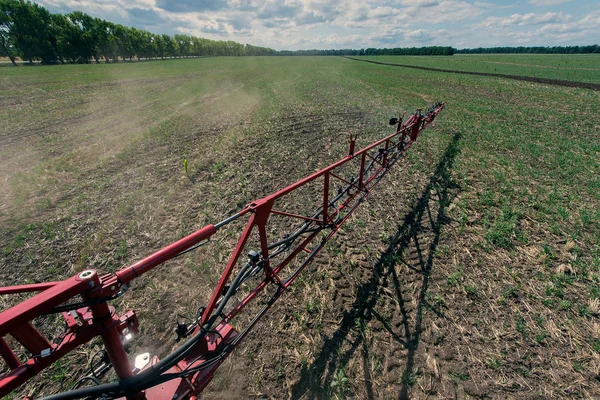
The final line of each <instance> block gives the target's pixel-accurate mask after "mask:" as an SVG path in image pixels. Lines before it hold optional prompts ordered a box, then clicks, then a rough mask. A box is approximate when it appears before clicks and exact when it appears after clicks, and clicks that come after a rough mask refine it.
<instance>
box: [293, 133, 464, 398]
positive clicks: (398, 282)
mask: <svg viewBox="0 0 600 400" xmlns="http://www.w3.org/2000/svg"><path fill="white" fill-rule="evenodd" d="M460 138H461V134H460V132H457V133H455V134H454V135H453V136H452V139H451V141H450V143H449V144H448V146H447V147H446V150H445V152H444V154H443V156H442V158H441V160H440V161H439V163H438V165H437V167H436V169H435V172H434V174H433V175H432V176H431V178H430V180H429V183H428V184H427V186H426V187H425V189H424V190H423V192H422V193H421V196H420V197H419V198H418V199H417V200H416V201H415V203H414V205H413V207H412V209H411V210H410V212H409V213H408V214H407V215H406V216H405V217H404V221H403V222H402V224H401V225H399V227H398V229H397V231H396V233H395V235H394V236H393V237H392V238H391V239H390V240H389V243H388V247H387V249H386V250H385V251H384V252H382V254H381V256H380V258H379V260H378V261H377V262H376V263H375V265H374V266H373V267H372V268H371V274H370V277H369V280H368V281H367V282H365V283H363V284H361V285H360V286H359V287H358V288H357V289H356V292H355V293H356V295H355V299H354V301H353V304H352V307H351V309H350V311H347V312H345V313H344V316H343V319H342V321H341V323H340V326H339V328H338V329H337V330H336V331H335V332H334V333H333V334H332V335H331V336H330V337H328V338H327V339H325V341H324V343H323V346H322V347H321V350H320V352H319V354H318V355H317V356H316V357H315V361H314V362H313V363H312V364H311V365H306V366H303V368H302V371H301V374H300V379H299V380H298V381H297V382H296V383H295V384H294V385H293V386H292V387H291V389H290V395H291V398H294V399H297V398H300V397H302V398H304V399H307V398H308V399H314V398H331V397H332V396H333V395H334V394H337V395H338V396H339V397H344V396H346V395H349V394H351V393H350V392H351V388H350V387H349V384H348V379H347V378H346V379H345V380H344V379H343V378H345V376H346V375H345V368H346V366H347V365H348V363H349V362H350V360H351V359H352V358H354V355H355V353H356V351H357V350H358V349H361V350H362V368H361V369H362V375H363V376H362V377H361V378H359V380H360V381H361V382H364V386H365V388H364V391H365V393H364V397H366V398H369V399H375V398H380V397H383V396H386V397H387V396H389V395H391V394H392V393H390V392H389V391H390V390H391V391H393V393H394V394H393V397H396V396H398V398H400V399H406V398H408V397H409V390H410V388H411V386H412V385H413V384H414V382H415V376H416V372H417V371H416V366H415V356H416V354H417V350H418V348H419V343H420V340H421V333H422V323H423V310H424V308H427V309H429V310H430V311H432V312H433V313H435V314H436V315H437V316H438V317H442V318H443V317H444V315H443V312H442V311H441V310H439V309H438V308H439V307H438V305H437V304H431V303H432V302H431V301H430V300H429V299H428V296H427V290H428V288H429V277H430V273H431V270H432V267H433V263H434V257H435V250H436V248H437V247H438V244H439V241H440V234H441V231H442V227H443V226H444V225H446V224H447V223H449V222H450V219H449V218H448V217H447V215H446V210H447V207H448V206H449V205H450V204H451V202H452V200H453V199H454V198H455V197H456V195H457V194H458V193H459V191H460V187H459V186H458V185H457V184H456V183H454V182H453V181H452V178H451V171H452V167H453V164H454V160H455V157H456V155H457V154H458V153H459V151H460V149H459V141H460ZM401 271H404V272H406V274H402V275H399V272H401ZM409 292H410V293H409ZM390 293H393V294H392V295H391V296H390ZM382 295H385V296H390V297H393V300H394V304H395V305H396V306H395V309H396V310H395V311H394V312H393V313H392V315H389V312H388V311H389V310H387V309H385V308H384V309H382V307H381V305H380V300H381V297H382ZM415 303H416V306H413V305H414V304H415ZM433 303H435V302H433ZM371 327H373V328H371ZM357 330H358V333H357V332H356V331H357ZM374 335H376V336H378V339H379V338H385V340H386V341H387V342H390V343H392V345H393V348H394V350H392V349H391V348H392V346H386V345H385V344H383V341H381V340H379V341H378V344H377V345H376V346H371V345H370V343H368V341H367V340H366V338H367V337H370V338H371V341H373V336H374ZM348 343H350V346H349V347H348V345H347V344H348ZM344 344H346V345H344ZM386 347H389V349H386ZM386 350H389V351H390V353H392V352H394V353H395V354H392V357H389V354H388V355H385V354H383V355H381V354H380V359H381V358H386V357H387V358H388V359H394V358H396V359H397V360H395V361H393V360H392V361H391V362H387V365H386V366H384V367H382V366H381V365H379V366H377V365H373V359H374V357H373V356H372V353H373V352H375V351H378V352H380V353H381V352H383V353H385V352H386ZM375 358H376V357H375ZM355 362H356V361H355ZM340 371H341V372H340ZM374 374H377V376H376V377H374V376H373V375H374ZM340 377H342V379H340ZM355 378H356V377H355ZM376 380H382V381H381V382H385V385H374V382H375V381H376ZM332 383H333V384H332ZM361 385H362V383H361ZM382 390H383V391H385V392H383V391H382ZM355 395H357V396H358V397H363V395H361V394H359V393H355Z"/></svg>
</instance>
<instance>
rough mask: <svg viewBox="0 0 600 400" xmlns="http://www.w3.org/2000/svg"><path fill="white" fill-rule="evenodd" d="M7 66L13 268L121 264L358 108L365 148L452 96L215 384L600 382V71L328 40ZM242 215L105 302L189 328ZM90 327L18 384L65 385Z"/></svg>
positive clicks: (373, 392)
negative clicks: (463, 64)
mask: <svg viewBox="0 0 600 400" xmlns="http://www.w3.org/2000/svg"><path fill="white" fill-rule="evenodd" d="M499 61H501V60H499ZM499 65H500V66H499V68H501V64H499ZM0 85H1V87H3V89H4V90H2V92H1V94H0V105H1V107H0V118H1V119H0V120H2V121H3V122H2V124H1V125H0V143H1V144H2V145H1V146H0V177H1V178H2V179H0V249H1V250H0V283H1V284H2V285H3V286H5V285H13V284H20V283H26V282H29V283H32V282H41V281H45V280H52V281H54V280H59V279H64V278H67V277H69V276H71V275H73V274H75V273H76V272H79V271H80V270H83V269H88V268H93V269H98V270H100V271H102V272H111V271H115V270H117V269H119V268H122V267H123V266H126V265H128V264H130V263H132V262H134V261H137V260H138V259H140V258H142V257H144V256H146V255H148V254H150V253H151V252H153V251H155V250H158V249H160V248H161V247H163V246H165V245H167V244H169V243H171V242H172V241H174V240H176V239H179V238H181V237H182V236H184V235H186V234H189V233H191V232H193V231H194V230H195V229H198V228H200V227H202V226H204V225H205V224H207V223H214V222H217V221H220V220H222V219H223V218H225V217H227V216H229V215H231V214H233V213H235V212H236V211H238V210H240V209H242V208H243V207H244V205H246V204H248V203H249V202H250V201H252V200H254V199H257V198H260V197H262V196H265V195H267V194H269V193H271V192H273V191H275V190H277V189H279V188H281V187H284V186H286V185H288V184H290V183H292V182H294V181H295V180H297V179H300V178H302V177H303V176H305V175H307V174H309V173H311V172H314V171H315V170H317V169H318V168H321V167H324V166H326V165H328V164H330V163H331V162H334V161H336V160H337V159H338V158H340V157H341V156H342V155H344V152H346V151H347V145H348V143H347V132H348V130H351V131H352V132H355V133H358V134H359V142H358V143H357V146H358V147H362V146H364V145H366V144H369V143H370V142H372V141H374V140H376V139H378V138H381V137H383V136H384V135H385V134H389V133H391V132H390V128H389V127H388V126H387V124H386V123H387V119H388V118H389V117H391V116H396V115H397V114H398V113H399V112H402V111H408V112H412V111H413V110H414V108H416V107H423V108H424V107H426V106H427V104H428V103H431V102H434V101H438V100H444V101H446V102H447V104H448V106H447V108H446V109H445V110H444V111H443V112H442V114H441V115H440V117H439V118H438V119H437V120H436V122H435V124H434V125H433V126H432V127H431V128H430V129H428V130H426V131H425V133H424V134H423V135H422V137H421V138H420V139H419V142H418V143H417V144H416V145H415V146H414V147H413V148H411V149H410V152H409V154H408V156H407V157H406V158H405V159H404V160H403V161H401V162H400V163H399V164H397V165H396V167H395V168H394V169H393V170H392V172H391V173H390V174H389V175H388V176H387V177H386V178H385V179H384V180H383V181H382V182H381V183H380V185H379V186H378V187H377V189H376V190H375V192H374V193H373V194H372V195H371V196H370V197H369V199H368V201H367V202H365V203H364V204H363V205H362V206H361V207H360V208H359V210H358V211H357V213H356V214H355V215H354V216H353V217H352V218H351V219H350V220H349V221H348V223H347V224H346V225H345V226H344V228H343V229H342V230H341V231H340V232H339V233H338V235H336V236H335V237H334V240H333V241H332V242H331V244H330V245H329V244H328V246H327V247H326V248H325V249H324V250H323V251H322V252H321V253H320V255H319V256H318V259H317V260H316V261H315V262H313V263H312V264H311V266H309V267H308V268H307V270H306V271H305V272H304V273H303V275H302V276H301V277H300V278H299V280H298V281H297V282H296V284H295V285H294V286H293V289H291V291H290V293H286V294H285V295H284V296H283V297H282V299H281V300H280V301H279V302H277V303H276V305H275V306H274V308H273V310H272V311H271V312H270V314H269V315H268V316H266V317H265V318H264V319H263V320H262V321H261V322H260V324H259V325H257V328H256V329H255V330H254V331H253V332H252V333H251V334H250V335H249V337H248V339H247V340H246V341H245V342H244V343H243V344H242V345H241V346H240V347H239V349H238V350H236V352H234V354H233V355H232V356H230V357H229V358H228V360H227V361H226V362H225V363H224V364H223V366H222V368H221V369H220V370H219V373H218V374H217V376H216V377H215V379H214V380H213V382H212V383H211V384H210V385H209V387H208V388H207V390H206V392H205V398H207V399H221V398H248V397H256V398H294V399H297V398H298V399H299V398H303V399H316V398H348V397H354V398H360V399H362V398H365V399H368V398H382V399H385V398H409V397H410V398H429V397H432V398H440V399H441V398H550V397H557V398H573V397H576V398H596V397H600V381H599V379H600V378H599V376H600V325H599V321H598V316H599V315H600V300H599V297H600V212H599V211H598V210H600V194H599V193H600V179H599V178H598V177H599V176H600V170H599V169H600V163H599V161H598V160H600V146H599V143H600V125H599V123H598V118H597V105H598V104H599V100H600V92H598V91H594V90H589V89H585V88H571V87H557V86H551V85H544V84H539V83H534V82H523V81H515V80H507V79H502V78H498V77H489V76H488V77H482V76H464V75H458V74H447V73H444V72H439V71H437V72H436V71H423V70H415V69H404V68H399V67H393V66H386V65H376V64H371V63H362V62H356V61H353V60H348V59H344V58H337V57H262V58H252V57H247V58H214V59H192V60H168V61H156V62H147V63H134V64H111V65H82V66H80V65H66V66H56V67H27V68H25V67H16V68H12V67H10V68H9V67H7V68H1V69H0ZM184 159H185V160H187V164H188V168H187V171H185V170H184V167H183V160H184ZM301 201H302V199H300V202H301ZM235 228H239V226H238V225H235V226H233V227H232V229H231V231H227V232H225V233H224V234H223V235H222V236H220V237H219V238H218V239H216V240H214V241H212V242H211V243H209V245H207V246H205V247H204V248H202V249H201V250H199V251H197V252H194V253H191V254H190V255H189V257H182V258H179V259H177V261H173V262H171V263H169V264H167V265H165V266H164V267H163V268H162V269H159V270H157V271H156V272H152V273H151V274H149V275H148V276H145V277H143V278H141V280H140V281H139V282H137V281H136V283H135V285H134V286H133V287H132V288H131V289H130V290H129V292H128V293H127V294H126V295H125V296H123V297H121V298H119V299H118V300H116V301H115V302H114V304H113V305H115V306H116V307H117V308H118V309H120V310H123V311H124V310H127V309H134V310H136V311H137V313H138V315H139V316H140V327H141V335H140V336H139V337H137V338H136V339H135V340H134V343H133V345H132V348H131V354H132V355H133V354H136V353H139V352H144V351H150V352H153V353H157V354H159V355H162V356H164V355H165V354H167V353H168V351H169V350H171V349H172V348H173V346H175V345H176V344H175V342H174V340H173V337H172V329H173V327H174V325H175V322H176V319H177V314H182V315H186V316H188V315H193V314H194V312H195V311H196V309H197V308H198V307H199V306H202V305H204V304H206V302H207V300H208V297H209V296H210V294H211V290H212V288H213V287H214V285H215V284H216V280H217V279H218V277H219V276H220V274H221V272H222V270H223V267H224V264H225V263H226V261H227V256H228V255H229V253H230V251H231V249H232V247H233V246H234V245H235V242H236V240H237V238H238V236H237V235H239V232H237V233H236V231H235ZM11 301H14V299H13V300H11V299H10V298H0V304H1V305H2V308H3V309H5V308H6V307H8V306H9V305H10V304H11ZM43 323H44V325H45V328H44V329H45V330H46V331H47V332H49V333H50V334H51V335H59V334H60V332H62V329H63V328H62V326H61V325H59V324H57V325H54V324H52V319H51V318H48V319H47V320H44V321H43ZM98 348H99V343H94V345H93V346H90V347H89V348H82V349H81V351H79V352H77V353H75V354H73V356H72V357H69V358H67V359H64V360H63V361H61V363H59V364H57V365H56V366H55V367H54V368H52V369H49V370H47V371H46V372H44V373H43V374H42V375H41V376H39V377H37V378H35V379H34V380H32V381H30V382H29V383H28V384H27V385H26V386H25V387H23V388H22V390H20V391H18V392H15V393H14V398H17V397H20V396H22V395H23V394H26V395H31V396H36V397H40V396H42V395H47V394H50V393H55V392H58V391H60V390H67V389H69V388H70V387H71V385H72V384H73V383H74V382H75V381H76V380H77V379H78V378H80V377H81V376H82V375H85V374H86V373H87V372H86V369H87V363H88V361H89V358H90V356H91V355H92V354H93V353H94V352H95V350H97V349H98ZM0 368H5V367H4V365H3V364H2V365H0ZM109 378H110V376H108V377H107V379H109Z"/></svg>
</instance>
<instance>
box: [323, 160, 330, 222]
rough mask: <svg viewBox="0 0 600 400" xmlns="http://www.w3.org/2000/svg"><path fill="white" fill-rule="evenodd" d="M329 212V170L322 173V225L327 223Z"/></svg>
mask: <svg viewBox="0 0 600 400" xmlns="http://www.w3.org/2000/svg"><path fill="white" fill-rule="evenodd" d="M328 212H329V172H325V174H324V175H323V225H326V224H327V218H328V217H329V215H328Z"/></svg>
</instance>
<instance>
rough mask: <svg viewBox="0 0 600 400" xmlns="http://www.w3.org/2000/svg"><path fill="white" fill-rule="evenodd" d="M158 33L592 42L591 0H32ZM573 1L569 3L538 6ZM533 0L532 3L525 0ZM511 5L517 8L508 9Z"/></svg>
mask: <svg viewBox="0 0 600 400" xmlns="http://www.w3.org/2000/svg"><path fill="white" fill-rule="evenodd" d="M37 1H39V3H40V4H41V5H43V6H47V7H49V8H50V9H51V11H53V12H62V13H66V12H70V11H73V10H81V11H84V12H87V13H89V14H91V15H93V16H97V17H100V18H104V19H107V20H110V21H113V22H117V23H121V24H124V25H129V26H135V27H138V28H142V29H146V30H149V31H152V32H155V33H168V34H174V33H187V34H192V35H195V36H200V37H207V38H211V39H219V40H224V39H226V40H235V41H240V42H243V43H252V44H256V45H260V46H269V47H273V48H276V49H299V48H302V49H309V48H342V47H344V48H348V47H352V48H362V47H396V46H425V45H449V46H455V47H459V48H462V47H479V46H482V47H487V46H510V45H559V44H589V43H592V42H594V43H597V42H598V41H600V32H599V30H600V28H599V27H600V20H599V16H600V9H599V6H598V4H597V3H596V2H595V1H592V0H528V3H525V2H521V1H520V0H513V1H515V3H504V4H502V5H499V4H496V3H494V2H491V0H337V1H336V0H97V1H92V0H37ZM567 1H571V2H572V6H570V7H569V9H568V11H567V10H566V9H565V10H562V11H561V10H559V9H556V8H555V9H551V11H552V12H545V13H544V12H542V13H540V12H536V9H538V8H537V7H536V6H542V5H544V6H556V5H557V4H563V3H565V2H567ZM530 4H533V5H530ZM511 10H513V11H516V10H518V11H519V12H518V13H512V15H510V14H509V15H507V12H510V11H511Z"/></svg>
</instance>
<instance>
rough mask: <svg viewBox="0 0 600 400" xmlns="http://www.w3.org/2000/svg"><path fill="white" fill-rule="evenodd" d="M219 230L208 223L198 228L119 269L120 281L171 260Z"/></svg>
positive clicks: (127, 279)
mask: <svg viewBox="0 0 600 400" xmlns="http://www.w3.org/2000/svg"><path fill="white" fill-rule="evenodd" d="M215 232H217V228H215V226H214V225H206V226H205V227H204V228H202V229H199V230H197V231H196V232H194V233H192V234H191V235H188V236H186V237H184V238H183V239H180V240H178V241H176V242H175V243H173V244H171V245H169V246H167V247H165V248H164V249H161V250H159V251H157V252H156V253H154V254H152V255H150V256H148V257H146V258H144V259H143V260H140V261H138V262H136V263H135V264H133V265H130V266H129V267H126V268H123V269H122V270H120V271H117V273H116V275H117V278H118V279H119V281H120V282H121V283H123V284H125V283H128V282H130V281H131V280H132V279H133V278H135V277H137V276H140V275H142V274H143V273H145V272H148V271H150V270H151V269H152V268H154V267H156V266H157V265H159V264H162V263H163V262H165V261H167V260H170V259H171V258H173V257H175V256H176V255H177V254H179V253H181V252H182V251H185V250H187V249H189V248H190V247H192V246H194V245H196V244H198V243H200V242H201V241H203V240H206V239H208V238H209V237H211V236H212V235H214V234H215Z"/></svg>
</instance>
